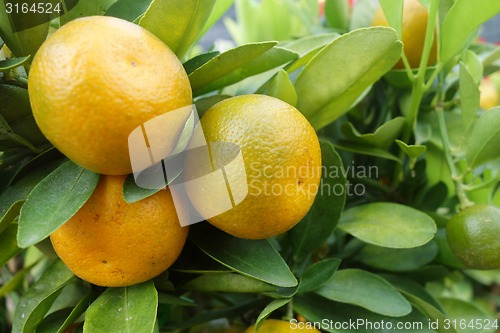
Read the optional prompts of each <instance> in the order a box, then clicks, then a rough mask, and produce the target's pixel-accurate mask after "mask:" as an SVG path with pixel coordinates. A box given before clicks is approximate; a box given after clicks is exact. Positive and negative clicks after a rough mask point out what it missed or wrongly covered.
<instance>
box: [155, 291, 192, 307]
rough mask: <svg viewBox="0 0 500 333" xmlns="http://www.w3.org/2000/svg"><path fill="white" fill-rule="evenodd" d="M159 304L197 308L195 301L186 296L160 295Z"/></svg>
mask: <svg viewBox="0 0 500 333" xmlns="http://www.w3.org/2000/svg"><path fill="white" fill-rule="evenodd" d="M158 303H160V304H170V305H180V306H196V303H195V301H193V300H192V299H190V298H187V297H184V296H174V295H170V294H166V293H158Z"/></svg>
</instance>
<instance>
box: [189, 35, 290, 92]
mask: <svg viewBox="0 0 500 333" xmlns="http://www.w3.org/2000/svg"><path fill="white" fill-rule="evenodd" d="M274 45H276V42H262V43H254V44H245V45H242V46H239V47H237V48H234V49H231V50H229V51H227V52H224V53H221V54H220V55H218V56H217V57H214V58H213V59H211V60H210V61H208V62H207V63H205V64H204V65H203V66H201V67H200V68H198V69H197V70H195V71H194V72H193V73H191V75H189V79H190V81H191V87H192V88H193V94H194V95H195V96H198V95H202V94H205V93H208V92H210V91H213V90H217V89H220V88H223V87H227V86H229V85H231V84H234V83H236V82H239V81H241V80H243V79H245V78H247V77H250V76H253V75H256V74H260V73H263V72H266V71H268V70H271V69H273V68H276V67H278V66H280V65H283V64H286V63H288V62H290V61H292V60H294V59H296V58H297V54H296V53H294V52H292V51H289V50H287V49H283V48H279V47H273V46H274Z"/></svg>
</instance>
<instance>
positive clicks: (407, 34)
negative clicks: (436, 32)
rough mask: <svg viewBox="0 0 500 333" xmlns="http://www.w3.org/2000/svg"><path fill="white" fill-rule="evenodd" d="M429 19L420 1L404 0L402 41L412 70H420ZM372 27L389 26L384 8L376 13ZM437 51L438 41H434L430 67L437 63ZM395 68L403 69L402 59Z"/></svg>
mask: <svg viewBox="0 0 500 333" xmlns="http://www.w3.org/2000/svg"><path fill="white" fill-rule="evenodd" d="M428 17H429V13H428V11H427V9H426V8H425V7H424V6H422V4H421V3H420V2H419V1H418V0H404V6H403V26H402V29H403V30H402V32H403V34H402V38H401V40H402V42H403V44H404V53H405V55H406V57H407V59H408V62H409V63H410V66H411V68H418V67H419V65H420V58H421V57H422V52H423V50H424V43H425V32H426V30H427V19H428ZM372 26H383V27H388V26H389V23H388V22H387V19H386V18H385V15H384V12H383V10H382V7H380V6H379V7H378V8H377V10H376V11H375V16H374V18H373V21H372ZM436 50H437V48H436V40H435V39H434V43H433V44H432V49H431V53H430V55H429V61H428V65H434V64H435V63H436V56H437V51H436ZM394 68H395V69H403V68H404V64H403V61H402V60H401V59H400V60H399V61H398V63H397V64H396V65H395V66H394Z"/></svg>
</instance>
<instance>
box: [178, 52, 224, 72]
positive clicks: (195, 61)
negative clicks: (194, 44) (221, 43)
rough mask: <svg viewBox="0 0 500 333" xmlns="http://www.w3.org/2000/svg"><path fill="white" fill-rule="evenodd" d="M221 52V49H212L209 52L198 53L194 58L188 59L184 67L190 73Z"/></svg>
mask: <svg viewBox="0 0 500 333" xmlns="http://www.w3.org/2000/svg"><path fill="white" fill-rule="evenodd" d="M219 54H220V52H219V51H210V52H207V53H202V54H200V55H197V56H196V57H194V58H191V59H189V60H188V61H186V62H185V63H184V64H183V66H184V69H185V70H186V73H187V74H188V75H189V74H191V73H192V72H194V71H195V70H197V69H198V68H200V67H201V66H203V65H204V64H206V63H207V62H208V61H210V60H212V58H214V57H216V56H218V55H219Z"/></svg>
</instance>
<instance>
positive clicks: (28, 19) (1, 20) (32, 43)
mask: <svg viewBox="0 0 500 333" xmlns="http://www.w3.org/2000/svg"><path fill="white" fill-rule="evenodd" d="M46 2H51V3H54V2H55V1H46ZM14 15H15V14H7V9H6V7H5V1H2V2H0V38H2V40H3V41H4V42H5V44H7V47H8V48H9V50H11V51H12V53H13V54H14V55H15V56H16V57H26V56H29V55H31V56H33V55H34V54H35V53H36V51H37V50H38V48H39V47H40V45H42V43H43V42H44V41H45V39H46V37H47V33H48V32H49V21H50V16H49V15H44V14H42V15H40V14H37V15H36V17H34V16H33V15H27V14H24V15H23V14H22V13H21V14H18V15H16V16H15V19H14ZM35 21H36V22H40V24H39V25H36V26H33V22H35ZM11 22H16V23H17V24H16V26H12V25H11ZM23 26H26V27H29V28H27V29H21V27H23Z"/></svg>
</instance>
